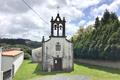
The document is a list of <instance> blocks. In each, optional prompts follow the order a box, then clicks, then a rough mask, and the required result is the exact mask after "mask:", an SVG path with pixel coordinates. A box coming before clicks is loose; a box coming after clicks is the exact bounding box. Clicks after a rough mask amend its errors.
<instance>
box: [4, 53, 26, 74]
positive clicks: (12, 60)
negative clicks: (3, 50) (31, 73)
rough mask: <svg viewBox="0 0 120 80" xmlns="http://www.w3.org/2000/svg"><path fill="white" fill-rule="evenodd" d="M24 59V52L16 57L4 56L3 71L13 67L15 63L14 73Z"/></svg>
mask: <svg viewBox="0 0 120 80" xmlns="http://www.w3.org/2000/svg"><path fill="white" fill-rule="evenodd" d="M23 60H24V53H23V52H22V53H21V54H19V55H16V56H14V57H8V56H2V71H3V72H5V71H8V70H10V69H12V65H13V64H14V74H13V75H15V73H16V72H17V70H18V69H19V67H20V65H21V64H22V62H23Z"/></svg>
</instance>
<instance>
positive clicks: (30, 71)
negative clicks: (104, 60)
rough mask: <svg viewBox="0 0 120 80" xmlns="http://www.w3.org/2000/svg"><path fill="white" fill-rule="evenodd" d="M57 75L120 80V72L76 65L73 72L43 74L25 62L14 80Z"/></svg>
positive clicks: (97, 79)
mask: <svg viewBox="0 0 120 80" xmlns="http://www.w3.org/2000/svg"><path fill="white" fill-rule="evenodd" d="M55 74H62V75H85V76H88V77H90V78H91V80H120V70H119V69H111V68H106V67H100V66H92V65H86V64H77V63H76V64H75V65H74V71H72V72H49V73H46V72H41V67H40V65H37V64H35V63H31V62H30V61H29V60H25V61H24V62H23V64H22V66H21V67H20V69H19V70H18V71H17V73H16V75H15V77H14V80H28V79H32V78H34V77H43V76H50V75H55Z"/></svg>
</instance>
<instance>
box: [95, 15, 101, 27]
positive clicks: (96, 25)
mask: <svg viewBox="0 0 120 80" xmlns="http://www.w3.org/2000/svg"><path fill="white" fill-rule="evenodd" d="M99 26H100V21H99V17H97V18H96V20H95V26H94V27H95V29H97V28H98V27H99Z"/></svg>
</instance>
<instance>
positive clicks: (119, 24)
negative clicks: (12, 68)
mask: <svg viewBox="0 0 120 80" xmlns="http://www.w3.org/2000/svg"><path fill="white" fill-rule="evenodd" d="M73 43H74V57H75V58H84V59H102V60H120V21H119V20H118V17H117V15H116V14H115V13H113V12H109V11H108V10H106V11H105V12H104V14H103V16H102V18H101V19H99V17H97V18H96V20H95V24H94V25H92V26H88V27H87V28H82V27H80V29H79V30H78V32H77V33H76V34H75V35H74V36H73Z"/></svg>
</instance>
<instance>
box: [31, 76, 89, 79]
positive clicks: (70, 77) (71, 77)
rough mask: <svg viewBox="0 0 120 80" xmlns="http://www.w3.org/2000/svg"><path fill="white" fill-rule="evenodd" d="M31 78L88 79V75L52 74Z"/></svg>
mask: <svg viewBox="0 0 120 80" xmlns="http://www.w3.org/2000/svg"><path fill="white" fill-rule="evenodd" d="M31 80H90V79H89V77H87V76H83V75H52V76H45V77H41V78H34V79H31Z"/></svg>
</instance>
